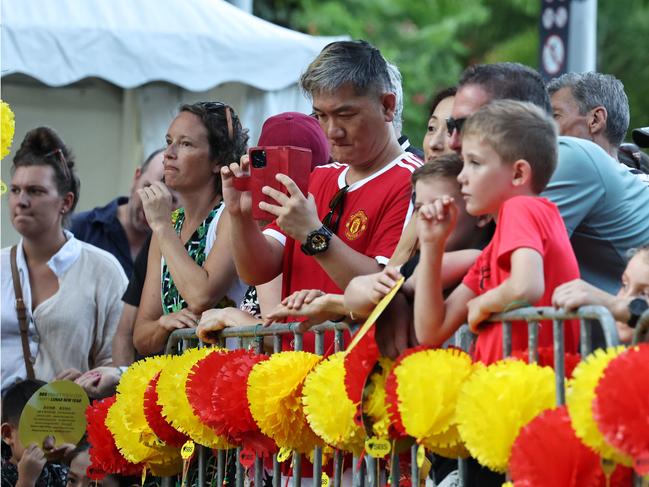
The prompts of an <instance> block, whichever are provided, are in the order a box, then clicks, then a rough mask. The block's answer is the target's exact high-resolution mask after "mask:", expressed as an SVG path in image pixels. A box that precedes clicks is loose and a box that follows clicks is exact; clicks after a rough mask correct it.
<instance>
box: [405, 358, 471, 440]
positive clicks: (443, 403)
mask: <svg viewBox="0 0 649 487" xmlns="http://www.w3.org/2000/svg"><path fill="white" fill-rule="evenodd" d="M472 371H473V365H472V361H471V357H470V356H469V355H468V354H467V353H465V352H463V351H461V350H457V349H448V350H421V351H419V352H415V353H413V354H411V355H408V356H407V357H405V358H404V359H403V360H402V361H401V362H400V363H398V364H397V365H396V366H395V368H394V370H393V373H394V374H395V376H396V380H397V404H398V409H399V415H400V416H401V422H402V424H403V426H404V428H405V430H406V433H408V434H409V435H410V436H412V437H413V438H416V439H417V440H424V439H426V438H428V437H429V436H432V435H437V434H440V433H444V432H446V431H447V430H449V428H450V427H451V425H452V424H454V423H455V405H456V404H457V397H458V395H459V392H460V387H461V386H462V384H463V383H464V381H465V380H466V379H467V377H469V375H470V374H471V372H472ZM431 379H432V380H431ZM454 443H457V442H456V441H455V442H454Z"/></svg>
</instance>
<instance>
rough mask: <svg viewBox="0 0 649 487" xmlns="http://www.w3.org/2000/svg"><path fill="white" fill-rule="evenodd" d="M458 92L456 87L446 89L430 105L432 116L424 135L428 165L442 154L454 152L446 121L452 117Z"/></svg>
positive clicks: (425, 155)
mask: <svg viewBox="0 0 649 487" xmlns="http://www.w3.org/2000/svg"><path fill="white" fill-rule="evenodd" d="M456 91H457V88H456V87H455V86H451V87H450V88H444V89H443V90H440V91H438V92H437V93H436V94H435V96H433V100H432V101H431V103H430V114H429V116H428V124H427V126H426V133H425V134H424V157H425V159H426V161H425V162H427V163H429V162H433V161H434V160H435V159H436V158H437V157H439V156H441V155H442V154H449V153H451V152H453V150H452V149H451V148H450V147H449V146H448V126H447V125H446V119H447V118H448V117H450V116H451V110H452V109H453V100H455V92H456Z"/></svg>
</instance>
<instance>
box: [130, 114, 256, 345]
mask: <svg viewBox="0 0 649 487" xmlns="http://www.w3.org/2000/svg"><path fill="white" fill-rule="evenodd" d="M247 141H248V134H247V130H244V129H243V128H242V127H241V123H240V121H239V117H238V116H237V115H236V113H235V112H234V110H233V109H232V108H230V107H229V106H227V105H224V104H222V103H216V102H200V103H194V104H191V105H183V106H182V107H180V112H179V113H178V115H177V116H176V118H174V120H173V121H172V122H171V125H170V126H169V130H168V131H167V135H166V142H167V148H166V149H165V152H164V168H165V169H164V181H165V182H164V183H163V182H155V183H153V184H152V185H151V186H149V187H147V188H143V189H141V190H140V191H139V193H140V196H141V198H142V203H143V206H144V212H145V215H146V218H147V221H148V222H149V225H150V226H151V229H152V231H153V236H152V240H151V246H150V248H149V261H148V266H147V274H146V279H145V283H144V290H143V292H142V300H141V303H140V308H139V310H138V314H137V318H136V321H135V327H134V331H133V342H134V345H135V348H136V349H137V350H138V351H139V352H140V353H141V354H146V355H150V354H154V353H158V352H160V351H162V350H163V349H164V346H165V343H166V341H167V338H168V337H169V335H170V333H171V332H172V331H173V330H176V329H180V328H194V327H196V325H197V324H198V320H199V318H200V316H201V313H202V312H203V311H205V310H207V309H210V308H214V307H223V306H232V305H233V304H235V303H236V304H238V302H239V301H240V300H241V298H242V297H243V294H244V293H245V290H246V287H245V286H244V285H243V284H242V283H241V281H239V279H238V277H237V274H236V270H235V267H234V262H233V260H232V257H231V253H230V248H229V240H228V237H227V234H228V227H229V224H230V223H229V217H228V216H227V212H224V211H223V209H224V206H223V198H222V195H221V176H220V170H221V166H222V165H224V164H228V163H229V162H230V161H236V160H239V158H240V157H241V156H242V155H243V154H244V153H245V151H246V143H247ZM169 188H171V189H173V190H175V191H176V192H177V193H178V194H179V196H180V199H181V201H182V202H183V204H184V206H183V207H182V208H180V209H179V210H178V211H176V212H174V213H173V218H172V211H171V209H172V197H171V192H170V191H169Z"/></svg>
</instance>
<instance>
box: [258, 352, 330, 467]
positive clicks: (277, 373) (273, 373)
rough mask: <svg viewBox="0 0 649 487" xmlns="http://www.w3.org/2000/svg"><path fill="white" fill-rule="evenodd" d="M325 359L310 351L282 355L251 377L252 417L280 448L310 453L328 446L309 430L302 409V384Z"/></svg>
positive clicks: (267, 361)
mask: <svg viewBox="0 0 649 487" xmlns="http://www.w3.org/2000/svg"><path fill="white" fill-rule="evenodd" d="M321 359H322V357H320V356H319V355H315V354H313V353H308V352H280V353H276V354H274V355H271V357H270V358H269V359H268V360H264V361H263V362H259V363H258V364H256V365H255V366H254V367H253V368H252V372H250V375H249V376H248V402H249V403H250V412H251V413H252V417H253V418H254V419H255V421H256V422H257V425H258V426H259V428H260V429H261V431H262V432H263V433H264V434H265V435H266V436H269V437H270V438H272V439H273V440H275V442H276V443H277V445H278V446H279V447H280V448H289V449H291V450H296V451H298V452H300V453H306V454H308V453H310V451H311V450H313V448H314V447H315V446H323V445H324V443H323V442H322V440H321V439H320V438H318V437H317V436H316V435H315V433H314V432H313V431H312V430H311V428H310V427H309V424H308V423H307V420H306V416H305V414H304V410H303V408H302V385H303V384H304V380H305V378H306V376H307V374H309V372H311V370H313V368H314V367H315V366H316V364H317V363H318V362H320V360H321ZM336 406H337V405H336ZM330 407H332V408H333V407H335V406H334V405H330Z"/></svg>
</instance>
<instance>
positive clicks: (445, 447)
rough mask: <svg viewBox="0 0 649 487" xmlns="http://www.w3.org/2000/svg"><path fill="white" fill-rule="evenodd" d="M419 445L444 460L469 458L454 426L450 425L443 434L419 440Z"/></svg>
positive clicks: (467, 451)
mask: <svg viewBox="0 0 649 487" xmlns="http://www.w3.org/2000/svg"><path fill="white" fill-rule="evenodd" d="M421 444H422V445H424V446H425V447H426V449H427V450H430V451H432V452H433V453H437V454H438V455H441V456H443V457H446V458H467V457H468V456H469V450H467V448H466V446H465V445H464V442H463V441H462V437H461V436H460V432H459V430H458V429H457V425H455V424H453V425H451V426H450V427H449V428H448V429H447V430H446V431H444V432H443V433H438V434H436V435H431V436H428V437H426V438H424V439H423V440H421Z"/></svg>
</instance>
